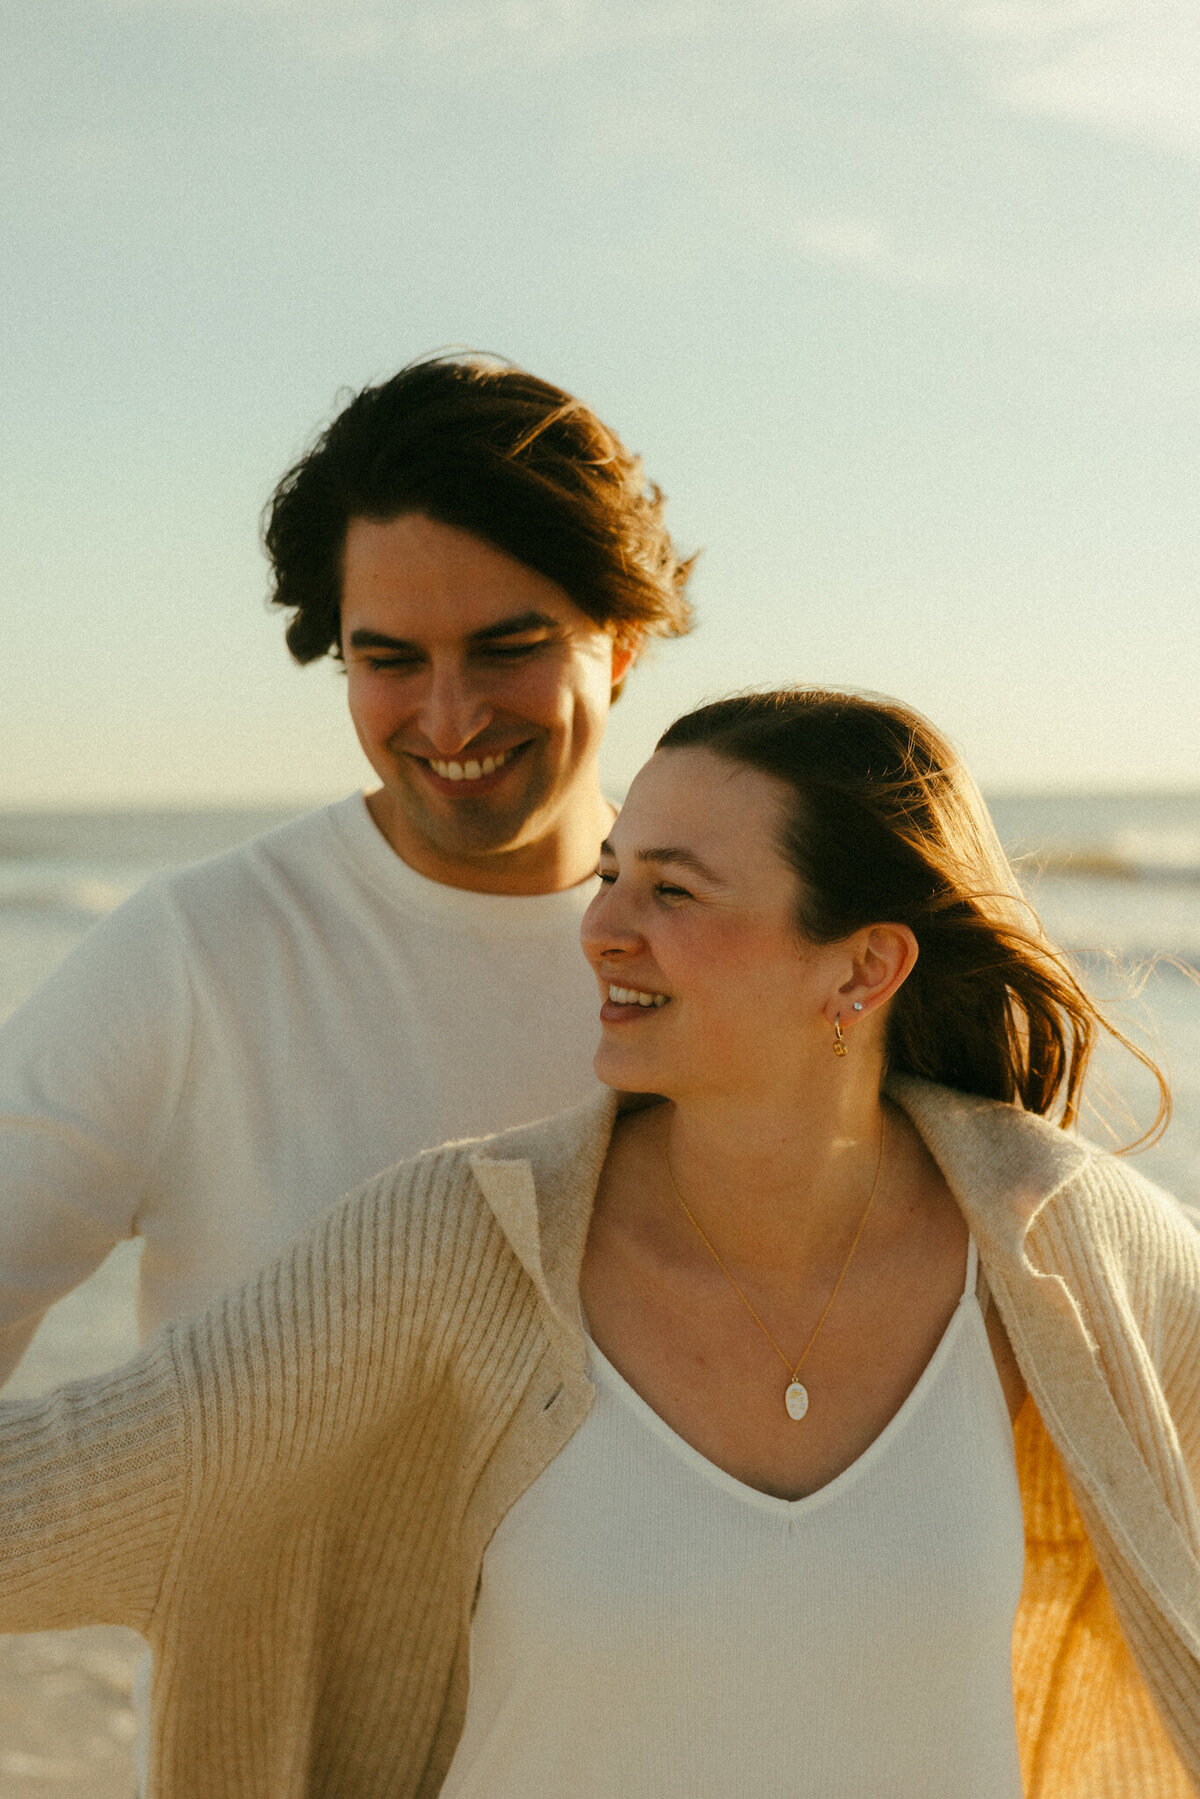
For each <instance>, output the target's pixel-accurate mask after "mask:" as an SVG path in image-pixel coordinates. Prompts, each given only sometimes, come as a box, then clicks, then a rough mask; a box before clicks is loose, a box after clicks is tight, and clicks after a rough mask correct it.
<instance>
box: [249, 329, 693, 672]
mask: <svg viewBox="0 0 1200 1799" xmlns="http://www.w3.org/2000/svg"><path fill="white" fill-rule="evenodd" d="M663 504H664V501H663V495H662V493H661V491H660V490H659V489H658V488H657V487H656V486H654V485H653V483H648V482H647V481H646V479H645V476H644V474H643V472H642V464H641V460H640V458H639V457H637V456H634V455H631V454H630V452H629V451H628V450H627V449H626V448H625V447H624V445H623V444H622V443H621V441H620V439H619V438H618V437H617V436H616V435H615V434H614V433H613V432H612V431H610V430H609V429H608V427H607V426H606V425H604V424H602V423H601V421H600V420H599V419H598V418H597V417H596V415H595V413H594V412H592V411H591V409H590V408H589V407H587V406H585V405H584V404H583V402H582V401H580V400H576V399H574V398H573V397H572V396H571V395H570V394H568V393H565V392H564V391H563V389H562V388H559V387H555V386H553V385H552V384H551V383H550V382H549V381H542V380H539V379H538V377H537V376H536V375H531V374H529V373H528V372H527V371H526V370H525V369H521V368H517V367H515V366H514V365H513V364H511V363H506V362H502V361H499V360H497V359H495V358H492V357H485V356H480V355H476V354H473V353H472V354H467V355H438V356H430V357H425V358H422V359H421V360H420V361H417V362H412V363H409V364H408V366H407V367H406V368H403V369H401V370H400V372H399V374H398V375H393V376H392V378H391V380H390V381H385V382H383V383H382V384H381V385H379V386H376V387H365V388H363V390H362V392H361V393H358V394H356V395H355V396H354V398H353V399H352V400H351V401H350V404H349V405H348V406H346V407H345V408H344V410H343V411H342V412H340V413H339V414H338V416H337V417H336V418H335V419H334V421H333V423H332V424H331V425H330V426H329V427H328V428H327V429H326V430H325V431H323V432H322V433H321V435H320V437H319V438H318V439H317V441H316V442H315V444H314V445H313V447H312V448H311V449H310V450H309V451H308V453H307V454H306V455H305V456H303V457H301V459H300V461H299V462H297V463H296V465H295V467H294V468H291V469H289V470H288V472H287V474H286V475H284V477H283V479H282V480H281V481H280V483H279V485H278V486H277V487H276V489H275V492H274V494H273V495H272V496H271V499H270V501H269V502H268V504H267V507H266V509H265V512H264V516H263V543H264V545H265V548H266V551H267V554H268V556H269V557H270V560H271V568H272V574H273V585H272V592H271V598H272V600H273V601H274V603H275V604H276V605H279V606H283V607H286V608H287V609H288V610H289V611H290V612H291V613H292V618H291V621H290V623H289V625H288V629H287V644H288V648H289V649H290V650H291V652H292V655H293V656H294V657H295V658H296V660H297V662H313V661H315V660H316V659H317V658H318V657H319V656H324V655H328V654H332V655H333V656H335V657H338V658H340V657H341V654H342V644H341V618H340V611H341V580H342V551H343V547H344V545H345V541H346V529H347V527H348V525H349V523H350V521H351V519H354V518H369V519H375V520H387V519H392V518H399V517H402V516H404V515H405V514H406V513H423V514H424V515H425V516H427V517H428V518H432V519H436V520H437V521H438V522H439V523H441V524H444V525H452V526H455V527H457V528H458V529H459V530H463V531H469V532H471V533H472V535H473V536H475V537H479V538H482V539H484V540H485V541H486V542H488V543H490V544H492V545H494V546H495V548H497V549H500V550H504V551H506V552H507V554H508V555H510V556H513V557H515V558H516V559H517V561H518V562H522V563H524V564H525V565H526V566H527V567H528V568H531V569H535V570H536V571H537V572H538V573H539V574H542V575H545V576H547V577H548V578H549V579H550V580H551V581H555V582H557V583H558V585H559V586H560V587H562V588H563V589H564V590H565V591H566V593H567V594H568V595H569V597H570V598H571V599H572V600H573V601H574V603H575V604H576V605H577V606H578V607H579V609H580V611H581V612H584V613H586V614H587V616H588V617H589V618H590V619H592V620H593V621H594V622H595V623H596V624H598V625H601V626H603V627H604V628H606V629H608V630H610V631H611V632H612V634H613V636H614V638H615V639H616V640H617V641H618V642H619V643H622V644H628V643H631V642H632V643H636V642H639V641H640V640H641V639H642V638H643V637H644V636H647V635H652V636H660V637H678V636H682V635H683V633H684V632H686V631H687V630H689V629H690V626H691V606H690V603H689V601H688V599H687V597H686V594H685V588H686V585H687V579H688V575H689V573H690V572H691V567H692V561H691V560H688V561H681V560H680V558H679V557H678V556H677V555H676V553H675V549H674V546H673V545H672V543H671V539H670V536H669V534H668V532H667V529H666V526H665V525H664V523H663Z"/></svg>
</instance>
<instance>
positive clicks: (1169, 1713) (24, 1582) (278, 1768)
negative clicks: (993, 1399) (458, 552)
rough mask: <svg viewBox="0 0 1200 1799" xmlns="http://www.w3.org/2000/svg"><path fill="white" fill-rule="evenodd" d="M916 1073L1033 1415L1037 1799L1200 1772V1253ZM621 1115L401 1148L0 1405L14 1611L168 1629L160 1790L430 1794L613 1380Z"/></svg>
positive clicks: (1063, 1152) (1090, 1164)
mask: <svg viewBox="0 0 1200 1799" xmlns="http://www.w3.org/2000/svg"><path fill="white" fill-rule="evenodd" d="M893 1091H894V1095H895V1097H896V1099H897V1100H898V1102H899V1103H900V1104H901V1105H903V1106H904V1108H905V1109H906V1110H907V1111H908V1113H909V1114H910V1116H911V1117H912V1119H913V1121H914V1123H915V1124H916V1126H917V1129H918V1130H919V1131H920V1132H921V1134H922V1136H923V1137H924V1139H925V1141H926V1142H927V1143H928V1145H929V1147H930V1149H931V1151H932V1152H933V1154H934V1156H935V1157H936V1159H937V1161H938V1162H939V1163H940V1165H941V1167H942V1169H943V1171H944V1173H945V1175H946V1178H947V1180H948V1182H949V1184H950V1187H951V1189H952V1190H953V1192H954V1194H955V1196H956V1198H957V1199H958V1201H959V1203H960V1205H961V1207H962V1210H963V1212H964V1214H965V1215H966V1218H967V1220H968V1222H969V1224H970V1226H971V1229H972V1230H973V1231H974V1233H975V1236H976V1239H977V1241H978V1244H979V1248H980V1252H981V1256H982V1259H983V1262H984V1265H985V1268H986V1271H987V1275H988V1278H989V1280H990V1282H991V1286H992V1291H993V1293H994V1295H995V1298H996V1302H997V1304H998V1306H999V1308H1000V1311H1001V1313H1002V1315H1003V1318H1004V1321H1005V1324H1006V1325H1007V1328H1008V1332H1009V1335H1010V1337H1011V1339H1012V1343H1013V1347H1014V1349H1015V1351H1016V1354H1017V1357H1018V1359H1019V1361H1020V1364H1021V1367H1022V1370H1023V1372H1024V1375H1025V1378H1026V1380H1027V1382H1028V1385H1029V1388H1030V1392H1031V1395H1032V1397H1033V1399H1034V1400H1035V1401H1036V1407H1037V1411H1038V1412H1040V1418H1041V1420H1044V1423H1045V1432H1042V1431H1041V1425H1040V1421H1039V1420H1038V1417H1037V1414H1036V1413H1034V1414H1032V1417H1033V1425H1032V1427H1030V1425H1029V1424H1028V1422H1027V1421H1026V1420H1025V1419H1024V1418H1023V1420H1022V1429H1021V1430H1019V1432H1018V1438H1019V1441H1020V1440H1021V1438H1022V1431H1023V1433H1024V1448H1023V1449H1022V1486H1023V1494H1024V1496H1025V1499H1026V1508H1027V1509H1026V1523H1027V1533H1028V1534H1029V1540H1030V1549H1029V1559H1028V1563H1027V1566H1028V1568H1029V1571H1030V1572H1029V1574H1028V1575H1027V1581H1026V1592H1025V1595H1024V1597H1023V1600H1022V1617H1021V1618H1020V1619H1019V1620H1018V1629H1017V1637H1016V1666H1017V1692H1018V1704H1019V1712H1020V1724H1021V1736H1022V1752H1023V1765H1024V1769H1025V1780H1026V1788H1027V1792H1029V1793H1030V1794H1032V1795H1042V1794H1053V1795H1055V1796H1056V1799H1062V1796H1064V1795H1072V1796H1077V1799H1108V1796H1110V1795H1112V1796H1115V1795H1125V1796H1126V1799H1160V1796H1162V1795H1172V1796H1173V1795H1175V1794H1180V1795H1183V1794H1187V1793H1189V1792H1193V1791H1197V1792H1200V1513H1198V1509H1197V1500H1196V1478H1197V1473H1198V1471H1200V1361H1198V1359H1197V1358H1198V1351H1200V1238H1198V1237H1197V1236H1196V1235H1195V1234H1194V1233H1193V1230H1192V1227H1191V1226H1190V1225H1189V1224H1188V1223H1187V1222H1186V1220H1185V1219H1184V1218H1183V1216H1182V1214H1181V1213H1180V1212H1179V1211H1178V1209H1177V1208H1176V1207H1174V1205H1173V1204H1172V1203H1171V1202H1170V1201H1169V1200H1166V1199H1165V1198H1164V1197H1163V1196H1162V1195H1160V1194H1159V1193H1157V1191H1156V1190H1155V1189H1153V1188H1152V1187H1150V1186H1148V1185H1147V1183H1146V1182H1144V1181H1143V1180H1141V1179H1140V1178H1139V1177H1138V1176H1137V1175H1135V1174H1134V1173H1133V1172H1132V1171H1131V1170H1130V1169H1129V1168H1127V1167H1126V1166H1125V1165H1124V1164H1122V1163H1120V1162H1117V1161H1114V1160H1113V1159H1112V1158H1110V1157H1108V1156H1106V1155H1104V1154H1102V1153H1100V1152H1099V1151H1097V1150H1094V1149H1091V1148H1090V1147H1088V1146H1087V1145H1086V1144H1084V1143H1082V1142H1080V1141H1079V1140H1078V1139H1076V1138H1075V1137H1073V1136H1071V1135H1068V1134H1066V1133H1064V1132H1061V1131H1059V1130H1057V1129H1055V1128H1054V1127H1052V1126H1050V1125H1048V1124H1046V1123H1045V1122H1044V1121H1042V1120H1040V1119H1037V1118H1034V1117H1031V1116H1029V1115H1027V1114H1025V1113H1022V1112H1020V1111H1018V1110H1016V1109H1015V1108H1013V1107H1009V1106H1004V1105H998V1104H996V1103H994V1102H990V1101H984V1100H976V1099H972V1098H969V1097H966V1096H964V1095H962V1094H957V1093H951V1092H949V1091H947V1090H945V1089H941V1088H937V1087H932V1086H929V1085H927V1084H925V1083H920V1082H915V1081H902V1082H897V1083H895V1085H894V1088H893ZM616 1103H617V1102H616V1100H615V1098H614V1096H612V1095H610V1094H603V1095H601V1096H600V1097H599V1098H598V1099H597V1100H596V1101H595V1102H591V1103H589V1104H588V1105H587V1106H584V1107H581V1108H579V1109H578V1110H576V1111H574V1112H569V1113H566V1114H563V1115H562V1116H561V1117H558V1118H555V1119H552V1120H550V1121H549V1122H548V1123H545V1124H539V1125H534V1126H531V1127H526V1128H523V1129H521V1130H518V1131H515V1132H508V1133H506V1134H505V1135H504V1136H501V1137H495V1138H490V1139H487V1140H485V1141H483V1142H481V1143H475V1144H468V1145H458V1146H450V1147H448V1148H444V1149H440V1150H436V1151H433V1152H431V1153H429V1154H427V1155H423V1156H421V1157H419V1158H418V1159H416V1160H415V1161H410V1162H405V1163H402V1164H400V1165H399V1166H398V1167H396V1168H393V1169H391V1170H389V1171H388V1172H387V1173H385V1174H383V1175H381V1176H379V1177H378V1178H377V1179H375V1180H374V1181H372V1182H370V1183H369V1184H368V1185H367V1186H365V1187H364V1188H362V1189H361V1190H360V1191H359V1192H357V1193H355V1194H352V1195H351V1196H350V1197H349V1198H348V1199H345V1200H343V1201H342V1202H340V1204H338V1205H337V1206H335V1207H334V1208H333V1209H332V1210H331V1211H330V1212H328V1213H327V1214H326V1215H325V1216H324V1217H323V1218H322V1219H320V1220H318V1222H317V1223H316V1224H315V1225H314V1226H312V1227H311V1228H310V1229H309V1231H308V1232H307V1233H306V1235H305V1236H304V1237H302V1238H301V1239H300V1240H299V1242H298V1243H297V1244H296V1245H295V1246H294V1247H293V1248H292V1249H291V1250H290V1251H289V1252H288V1253H287V1254H286V1255H285V1256H284V1257H283V1258H282V1259H281V1260H280V1261H278V1262H276V1263H274V1264H272V1265H271V1266H269V1267H267V1268H266V1269H264V1270H263V1271H262V1272H261V1273H260V1274H259V1275H257V1276H256V1277H255V1278H254V1279H252V1280H251V1281H249V1282H248V1283H247V1284H245V1285H244V1286H242V1287H241V1288H239V1289H238V1290H237V1291H235V1292H233V1293H232V1294H229V1295H226V1296H225V1297H223V1298H222V1299H220V1300H217V1301H215V1302H214V1303H213V1304H212V1305H211V1306H210V1307H209V1308H208V1309H207V1310H206V1311H205V1312H204V1313H202V1314H201V1315H200V1316H199V1317H198V1318H196V1319H193V1320H188V1321H186V1322H182V1323H177V1324H174V1325H170V1326H167V1327H166V1328H165V1329H164V1330H163V1331H161V1332H160V1333H159V1334H158V1335H157V1336H156V1337H155V1338H153V1339H152V1340H151V1342H150V1343H149V1344H148V1345H147V1346H146V1348H145V1349H144V1350H143V1352H142V1353H141V1354H140V1355H139V1356H138V1357H137V1358H136V1359H135V1360H134V1361H132V1362H130V1363H129V1364H127V1366H125V1367H124V1368H122V1369H120V1370H118V1371H117V1372H116V1373H114V1374H111V1375H106V1376H102V1377H100V1378H98V1379H95V1380H90V1381H84V1382H80V1383H76V1384H74V1385H71V1386H68V1387H65V1388H63V1389H61V1390H59V1391H58V1392H57V1393H55V1394H54V1395H52V1396H51V1397H50V1398H49V1399H47V1400H45V1401H37V1402H29V1403H23V1404H16V1405H9V1406H6V1407H3V1408H0V1630H6V1631H14V1630H37V1629H44V1628H48V1627H62V1626H70V1625H78V1624H87V1623H95V1622H110V1623H119V1624H127V1625H132V1626H133V1627H134V1628H135V1629H136V1630H140V1631H142V1632H143V1633H144V1634H145V1635H146V1636H147V1637H148V1638H149V1639H150V1641H151V1643H152V1644H153V1645H154V1651H155V1666H156V1680H155V1690H154V1699H153V1714H152V1745H151V1772H150V1792H151V1794H152V1795H167V1796H169V1799H301V1795H303V1796H305V1799H317V1796H320V1799H426V1796H429V1795H433V1794H436V1793H437V1791H438V1789H439V1787H440V1785H441V1783H442V1780H443V1778H444V1776H445V1772H446V1769H447V1767H448V1764H449V1761H450V1757H451V1755H452V1753H453V1750H454V1745H455V1742H456V1741H457V1738H458V1735H459V1732H460V1729H461V1726H462V1719H463V1710H464V1704H465V1698H466V1679H467V1647H468V1631H469V1619H470V1612H471V1605H472V1600H473V1596H474V1593H475V1589H476V1584H477V1581H478V1578H479V1570H480V1563H481V1558H482V1555H483V1551H484V1548H485V1546H486V1544H487V1542H488V1540H489V1538H490V1537H491V1535H492V1532H493V1531H494V1530H495V1528H496V1526H497V1524H498V1523H499V1521H500V1519H501V1518H502V1517H503V1516H504V1513H505V1511H506V1510H507V1509H508V1507H509V1506H511V1505H512V1503H513V1501H514V1500H515V1499H516V1498H517V1497H518V1495H519V1494H520V1493H521V1492H522V1491H523V1490H524V1489H525V1488H526V1487H527V1486H528V1485H529V1483H530V1482H531V1481H533V1480H534V1479H535V1478H536V1477H537V1475H538V1474H539V1472H540V1471H541V1470H542V1469H543V1468H544V1467H545V1466H546V1465H547V1463H548V1462H549V1461H550V1460H551V1459H552V1458H553V1457H554V1456H555V1455H556V1454H557V1453H558V1452H559V1450H561V1449H562V1447H563V1445H564V1444H565V1443H566V1442H567V1440H568V1438H569V1437H570V1436H571V1434H572V1432H573V1431H574V1430H576V1428H577V1427H578V1425H579V1423H580V1421H581V1420H582V1418H583V1417H584V1415H585V1413H586V1411H587V1409H588V1406H589V1403H590V1400H591V1388H590V1384H589V1381H588V1378H587V1374H586V1354H585V1344H584V1340H583V1337H582V1335H581V1332H580V1327H579V1322H578V1310H577V1291H578V1276H579V1266H580V1260H581V1257H582V1253H583V1245H584V1239H585V1236H586V1232H587V1226H588V1217H589V1212H590V1207H591V1202H592V1198H593V1195H594V1193H595V1189H596V1184H597V1180H598V1178H599V1174H600V1170H601V1166H602V1164H603V1161H604V1157H605V1153H606V1149H607V1146H608V1140H609V1136H610V1133H611V1130H612V1122H613V1117H614V1113H615V1110H616ZM1026 1410H1027V1412H1029V1408H1026ZM1031 1431H1032V1434H1031ZM1063 1468H1065V1470H1066V1474H1067V1477H1068V1479H1069V1482H1070V1488H1071V1491H1072V1493H1073V1495H1074V1502H1075V1504H1077V1506H1078V1515H1081V1516H1082V1519H1083V1521H1084V1524H1085V1526H1086V1537H1085V1536H1084V1535H1083V1533H1082V1532H1081V1531H1079V1529H1078V1528H1076V1527H1075V1525H1073V1524H1072V1519H1076V1521H1077V1514H1076V1513H1075V1512H1074V1507H1073V1505H1072V1501H1071V1498H1070V1496H1069V1495H1067V1494H1066V1490H1065V1488H1064V1487H1063V1486H1062V1481H1061V1470H1062V1469H1063ZM1056 1483H1057V1484H1056ZM1035 1515H1036V1518H1037V1519H1039V1520H1040V1522H1039V1523H1037V1524H1036V1525H1035V1526H1031V1523H1030V1520H1031V1517H1033V1516H1035ZM1047 1520H1049V1522H1047ZM1089 1542H1090V1547H1089ZM1093 1551H1094V1560H1093V1559H1092V1558H1093ZM1096 1564H1098V1565H1099V1568H1100V1570H1101V1571H1102V1574H1103V1580H1100V1578H1099V1577H1098V1576H1097V1574H1096ZM1114 1609H1115V1614H1116V1616H1117V1618H1119V1621H1120V1632H1118V1631H1116V1630H1115V1629H1113V1628H1112V1627H1111V1619H1112V1613H1113V1610H1114ZM1122 1634H1123V1638H1124V1642H1122ZM1126 1644H1127V1645H1128V1647H1127V1648H1126V1647H1125V1645H1126ZM1130 1652H1132V1656H1131V1655H1130ZM1139 1670H1140V1673H1139V1672H1138V1671H1139ZM1147 1692H1148V1693H1149V1694H1151V1695H1152V1696H1153V1701H1154V1703H1153V1705H1151V1704H1150V1703H1148V1701H1147V1698H1146V1695H1147ZM1159 1718H1161V1720H1163V1721H1164V1722H1165V1725H1166V1730H1165V1731H1164V1729H1163V1728H1162V1724H1160V1722H1159V1721H1158V1720H1159ZM1172 1742H1173V1744H1174V1748H1172V1746H1171V1744H1172ZM802 1786H803V1774H802V1771H798V1787H797V1790H802ZM564 1799H569V1795H564ZM964 1799H966V1796H964Z"/></svg>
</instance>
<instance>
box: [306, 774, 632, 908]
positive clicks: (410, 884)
mask: <svg viewBox="0 0 1200 1799" xmlns="http://www.w3.org/2000/svg"><path fill="white" fill-rule="evenodd" d="M328 818H329V821H330V824H331V825H332V827H333V829H334V831H335V833H336V834H337V837H338V839H339V841H340V843H341V845H342V848H343V850H344V851H345V852H346V853H347V854H348V855H349V856H350V857H351V859H352V860H353V862H354V863H355V865H356V867H357V868H358V870H359V872H360V873H361V874H362V875H363V876H364V877H365V878H366V879H367V880H368V881H369V882H370V883H371V885H372V886H373V887H374V888H375V890H376V891H377V892H382V893H383V895H384V896H385V897H386V898H387V899H388V900H389V901H390V902H391V903H392V904H393V905H403V906H405V907H406V908H408V909H410V910H414V911H419V912H422V913H424V914H426V915H429V916H437V917H438V918H440V919H442V920H443V921H447V922H448V921H450V920H453V919H459V920H461V921H462V922H463V923H465V924H469V925H470V926H471V927H472V928H473V929H474V930H481V929H482V930H487V931H494V932H497V933H503V932H505V931H508V930H513V931H528V930H530V928H531V927H532V928H535V929H536V928H537V926H538V925H539V924H541V923H543V922H544V923H545V925H546V927H547V928H548V929H552V928H555V927H558V928H561V925H562V923H563V920H564V919H567V918H578V917H579V916H580V915H581V914H582V912H583V910H584V908H585V907H586V906H587V904H588V902H589V901H590V900H591V898H592V895H593V893H594V892H595V890H596V880H595V876H594V875H588V876H587V878H586V879H585V880H583V881H580V882H578V883H577V884H576V885H575V886H574V887H565V888H563V889H561V890H560V891H559V892H557V893H476V892H474V891H473V890H471V889H470V888H466V887H450V886H447V885H446V884H445V883H444V882H442V881H432V880H430V878H429V876H428V875H423V874H418V872H417V870H416V869H415V868H413V867H412V865H411V864H410V863H408V862H406V861H405V860H404V858H403V857H402V856H400V855H399V854H398V853H397V851H396V850H394V849H393V848H392V846H391V844H390V843H389V842H388V840H387V838H386V837H385V836H384V835H383V832H382V831H381V830H380V829H379V826H378V825H377V824H376V823H375V820H374V819H373V818H372V816H371V812H370V808H369V807H368V805H367V797H366V794H365V793H352V794H349V795H348V796H347V797H346V798H345V799H344V800H338V801H336V802H335V803H334V804H333V805H332V806H330V807H329V809H328Z"/></svg>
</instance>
